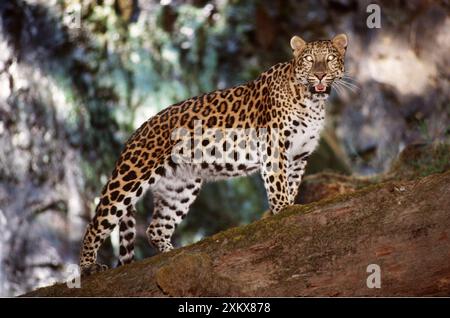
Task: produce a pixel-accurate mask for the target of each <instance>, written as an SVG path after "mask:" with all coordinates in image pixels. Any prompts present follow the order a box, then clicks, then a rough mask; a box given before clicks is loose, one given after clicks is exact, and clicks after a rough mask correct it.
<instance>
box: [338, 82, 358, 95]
mask: <svg viewBox="0 0 450 318" xmlns="http://www.w3.org/2000/svg"><path fill="white" fill-rule="evenodd" d="M334 83H335V84H336V87H339V88H340V89H341V90H343V91H347V90H349V91H350V92H352V93H354V94H356V93H357V89H356V88H354V87H351V86H348V85H346V84H344V83H343V82H342V81H335V82H334Z"/></svg>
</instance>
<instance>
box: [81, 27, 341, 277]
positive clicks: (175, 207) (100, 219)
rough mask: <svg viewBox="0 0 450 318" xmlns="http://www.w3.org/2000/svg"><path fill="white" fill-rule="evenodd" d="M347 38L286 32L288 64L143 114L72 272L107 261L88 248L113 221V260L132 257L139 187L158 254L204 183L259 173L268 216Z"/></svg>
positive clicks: (167, 247)
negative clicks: (147, 197)
mask: <svg viewBox="0 0 450 318" xmlns="http://www.w3.org/2000/svg"><path fill="white" fill-rule="evenodd" d="M347 43H348V39H347V36H346V35H345V34H343V33H342V34H338V35H336V36H334V37H333V38H332V39H331V40H330V39H328V40H315V41H309V42H307V41H305V40H304V39H302V38H301V37H300V36H297V35H295V36H293V37H292V38H291V40H290V48H291V49H292V57H291V58H290V59H289V60H288V61H287V62H281V63H278V64H276V65H274V66H272V67H270V68H269V69H268V70H267V71H265V72H263V73H261V74H260V75H259V76H258V77H257V78H256V79H255V80H252V81H249V82H247V83H245V84H241V85H237V86H234V87H231V88H226V89H219V90H215V91H212V92H209V93H205V94H203V95H200V96H196V97H192V98H189V99H187V100H185V101H182V102H179V103H177V104H174V105H171V106H169V107H167V108H165V109H163V110H161V111H160V112H159V113H157V114H156V115H154V116H153V117H151V118H149V119H148V120H147V121H146V122H144V123H143V124H142V125H141V126H140V127H139V128H138V129H137V130H136V131H135V132H134V133H133V134H132V135H131V137H130V138H129V139H128V141H127V142H126V143H125V145H124V149H123V151H122V152H121V154H120V156H119V158H118V160H117V162H116V165H115V167H114V169H113V171H112V174H111V176H110V177H109V179H108V181H107V182H106V184H105V185H104V187H103V189H102V191H101V195H100V196H99V202H98V204H97V206H96V209H95V215H94V216H93V218H92V219H91V221H90V222H89V224H88V225H87V228H86V231H85V234H84V236H83V240H82V247H81V251H80V269H81V275H82V276H86V275H91V274H94V273H97V272H101V271H103V270H106V269H107V268H108V266H106V265H104V264H99V263H98V262H97V252H98V250H99V248H100V246H101V245H102V244H103V242H104V241H105V240H106V239H107V238H108V237H109V236H110V234H111V232H112V231H113V230H114V229H115V228H116V227H117V226H118V228H119V254H120V255H119V260H118V266H121V265H125V264H128V263H131V262H132V261H133V259H134V242H135V239H136V221H135V215H136V210H135V205H136V202H137V201H138V200H139V199H140V198H141V197H142V196H143V195H144V193H146V192H147V191H151V193H152V197H153V207H154V210H153V213H152V217H151V222H150V224H149V226H148V228H147V231H146V234H147V238H148V241H149V243H150V244H151V245H152V246H154V247H156V249H157V250H158V251H159V252H163V253H166V252H169V251H171V250H172V249H173V248H174V247H173V245H172V242H171V238H172V235H173V233H174V231H175V229H176V228H177V226H178V225H179V224H180V223H181V221H182V220H183V219H184V218H185V217H186V215H187V214H188V212H189V208H190V206H191V204H192V203H193V202H194V200H195V199H196V197H197V196H198V194H199V191H200V189H201V187H202V185H203V184H204V183H205V182H212V181H216V180H221V179H227V178H232V177H238V176H249V175H251V174H254V173H256V172H259V173H260V176H261V178H262V181H263V183H264V187H265V190H266V192H267V199H268V205H269V209H270V211H271V212H272V214H278V213H279V212H280V211H282V210H283V209H284V208H286V207H287V206H290V205H292V204H294V202H295V198H296V196H297V194H298V189H299V186H300V183H301V180H302V176H303V174H304V172H305V168H306V164H307V160H308V158H309V157H310V155H311V154H312V152H313V151H314V150H315V149H316V148H317V146H318V143H319V139H320V134H321V131H322V130H323V127H324V122H325V110H326V102H327V99H328V98H329V96H330V93H331V89H332V87H333V82H334V81H337V80H340V79H342V78H343V76H344V74H345V69H344V59H345V53H346V50H347ZM230 132H231V133H230ZM180 140H181V141H180ZM242 143H244V144H245V147H242V148H239V147H233V145H234V146H236V144H242ZM229 149H232V150H233V149H234V150H233V151H229Z"/></svg>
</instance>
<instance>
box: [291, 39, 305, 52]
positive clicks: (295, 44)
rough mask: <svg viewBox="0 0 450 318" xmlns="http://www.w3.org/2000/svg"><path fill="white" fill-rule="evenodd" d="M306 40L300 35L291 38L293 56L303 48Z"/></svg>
mask: <svg viewBox="0 0 450 318" xmlns="http://www.w3.org/2000/svg"><path fill="white" fill-rule="evenodd" d="M305 46H306V42H305V40H303V39H302V38H301V37H299V36H297V35H294V36H293V37H292V39H291V48H292V50H293V51H294V56H295V57H297V56H298V55H299V54H300V53H301V52H302V51H303V49H304V48H305Z"/></svg>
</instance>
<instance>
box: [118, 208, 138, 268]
mask: <svg viewBox="0 0 450 318" xmlns="http://www.w3.org/2000/svg"><path fill="white" fill-rule="evenodd" d="M135 216H136V210H135V209H134V207H132V206H129V207H128V209H127V213H126V214H125V216H124V217H123V219H122V220H121V221H120V226H119V262H118V264H117V266H121V265H125V264H129V263H131V262H132V261H133V259H134V241H135V239H136V219H135Z"/></svg>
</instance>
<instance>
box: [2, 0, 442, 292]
mask: <svg viewBox="0 0 450 318" xmlns="http://www.w3.org/2000/svg"><path fill="white" fill-rule="evenodd" d="M371 2H375V3H378V4H379V5H380V7H381V10H382V11H381V23H382V27H381V28H380V29H369V28H368V27H367V26H366V19H367V17H368V15H369V13H367V12H366V8H367V5H368V4H369V3H371ZM0 27H1V29H0V295H17V294H20V293H23V292H25V291H27V290H30V289H34V288H36V287H38V286H44V285H48V284H51V283H52V282H54V281H60V280H63V279H64V278H65V277H67V275H69V274H71V268H70V267H68V264H76V263H77V262H78V253H79V245H80V240H81V236H82V234H83V231H84V228H85V225H86V223H87V222H88V220H89V219H90V218H91V216H92V214H93V211H94V207H95V204H96V202H97V200H98V198H97V196H98V195H99V193H100V189H101V187H102V185H103V183H104V182H105V181H106V180H107V178H108V176H109V173H110V172H111V171H112V169H113V166H114V163H115V160H116V158H117V156H118V155H119V153H120V151H121V147H122V146H123V144H124V142H125V141H126V139H127V138H128V136H129V135H130V134H131V133H132V132H133V130H134V129H136V128H137V127H138V126H139V125H140V124H141V123H143V122H144V121H145V120H146V119H147V118H148V117H150V116H151V115H153V114H155V113H156V112H158V111H159V110H161V109H162V108H164V107H167V106H168V105H170V104H173V103H175V102H178V101H181V100H183V99H186V98H187V97H190V96H194V95H198V94H200V93H203V92H207V91H211V90H214V89H216V88H225V87H228V86H232V85H236V84H238V83H242V82H245V81H249V80H251V79H254V78H256V77H257V76H258V74H259V73H261V72H262V71H264V70H265V69H267V68H268V67H270V66H271V65H273V64H275V63H278V62H281V61H287V60H289V59H290V58H291V50H290V47H289V39H290V38H291V36H293V35H294V34H298V35H300V36H302V37H303V38H304V39H306V40H315V39H322V38H330V37H332V36H333V35H335V34H337V33H340V32H345V33H347V35H348V36H349V42H350V44H349V49H348V54H347V62H346V63H347V64H346V65H347V70H348V72H349V73H350V74H351V76H352V77H353V79H354V83H355V85H357V86H358V88H356V89H353V90H348V91H346V92H343V93H342V94H340V95H337V94H335V93H333V95H332V97H331V100H330V102H329V110H328V111H329V117H328V119H327V127H326V130H325V132H324V134H323V138H322V141H321V146H320V149H319V150H318V151H317V152H316V153H315V154H314V156H313V157H312V159H311V161H310V163H309V165H308V173H314V172H318V171H323V170H326V169H328V170H334V171H339V172H341V173H346V174H360V175H370V174H374V173H379V172H383V171H385V170H386V169H388V168H389V166H390V164H391V162H392V160H393V159H394V158H395V157H396V156H397V155H398V153H399V152H400V151H401V150H402V149H403V148H404V147H405V146H406V145H409V144H414V143H436V142H448V141H449V132H450V127H449V126H450V125H449V115H450V114H449V112H450V107H449V100H450V98H449V97H450V96H449V92H450V90H449V75H450V74H449V65H450V64H449V59H450V56H449V54H448V52H449V49H450V19H449V2H448V1H431V0H430V1H426V0H423V1H420V0H413V1H401V0H393V1H370V2H369V1H357V0H330V1H313V0H305V1H293V0H287V1H282V0H274V1H268V0H267V1H250V0H249V1H237V0H211V1H206V0H187V1H179V0H160V1H157V0H2V1H0ZM151 202H152V200H151V194H148V195H146V197H145V198H144V200H142V202H140V203H139V205H138V213H139V215H138V218H139V219H138V244H137V257H138V258H143V257H148V256H150V255H152V254H153V253H154V252H155V251H154V250H153V248H151V247H149V246H148V244H147V242H146V239H145V229H146V226H147V225H148V222H149V219H150V216H151V209H152V203H151ZM266 209H267V203H266V198H265V193H264V189H263V186H262V184H261V180H260V178H259V176H257V175H255V176H253V177H251V178H238V179H233V180H229V181H226V182H220V183H215V184H208V185H206V186H205V187H204V188H203V189H202V192H201V195H200V197H199V198H198V200H197V201H196V202H195V204H194V206H193V208H192V209H191V212H190V215H189V217H188V218H187V219H186V220H185V221H184V223H183V224H182V225H181V226H180V228H179V229H178V230H177V232H176V236H175V238H174V239H175V244H176V245H178V246H179V245H184V244H189V243H191V242H194V241H196V240H198V239H200V238H202V237H204V236H208V235H211V234H213V233H215V232H217V231H219V230H222V229H225V228H229V227H232V226H237V225H240V224H245V223H248V222H251V221H253V220H256V219H258V218H259V217H260V216H261V214H262V212H263V211H264V210H266ZM115 255H117V237H116V236H113V237H112V239H111V240H110V242H108V243H107V244H106V246H105V247H104V248H103V249H102V252H101V255H100V257H101V258H102V261H103V262H106V263H108V264H110V265H112V264H114V263H115V261H114V260H115V258H116V256H115Z"/></svg>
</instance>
